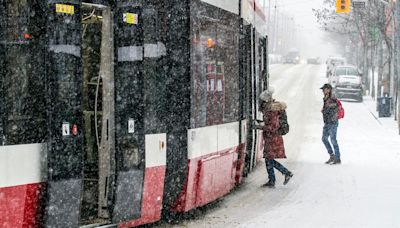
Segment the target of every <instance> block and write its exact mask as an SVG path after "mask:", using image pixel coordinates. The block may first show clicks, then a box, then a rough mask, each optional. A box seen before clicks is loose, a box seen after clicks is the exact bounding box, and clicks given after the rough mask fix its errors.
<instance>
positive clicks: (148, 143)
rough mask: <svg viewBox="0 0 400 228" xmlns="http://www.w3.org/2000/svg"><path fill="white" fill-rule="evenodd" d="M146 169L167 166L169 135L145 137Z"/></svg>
mask: <svg viewBox="0 0 400 228" xmlns="http://www.w3.org/2000/svg"><path fill="white" fill-rule="evenodd" d="M145 153H146V155H145V157H146V167H147V168H148V167H156V166H165V165H166V163H167V134H153V135H146V136H145Z"/></svg>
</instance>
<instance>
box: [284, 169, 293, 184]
mask: <svg viewBox="0 0 400 228" xmlns="http://www.w3.org/2000/svg"><path fill="white" fill-rule="evenodd" d="M292 177H293V173H291V172H288V173H287V174H285V181H283V185H286V184H287V183H288V182H289V180H290V178H292Z"/></svg>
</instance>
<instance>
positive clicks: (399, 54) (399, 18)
mask: <svg viewBox="0 0 400 228" xmlns="http://www.w3.org/2000/svg"><path fill="white" fill-rule="evenodd" d="M395 4H396V6H395V7H396V8H395V15H396V27H395V31H396V42H395V49H394V50H395V55H396V69H397V73H396V88H397V89H396V95H395V102H396V107H397V108H396V111H397V115H396V117H397V126H398V129H399V134H400V77H399V72H400V70H399V68H398V67H399V64H400V44H399V42H400V29H399V28H400V26H399V22H400V3H399V2H398V1H396V2H395Z"/></svg>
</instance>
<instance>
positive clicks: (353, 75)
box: [328, 65, 363, 102]
mask: <svg viewBox="0 0 400 228" xmlns="http://www.w3.org/2000/svg"><path fill="white" fill-rule="evenodd" d="M328 80H329V83H331V84H332V86H333V87H334V88H335V93H336V96H337V97H338V98H351V99H356V100H358V101H360V102H361V101H363V85H362V74H361V73H360V71H359V70H358V68H357V67H355V66H352V65H342V66H337V67H335V68H334V70H333V74H332V75H331V76H330V77H329V78H328Z"/></svg>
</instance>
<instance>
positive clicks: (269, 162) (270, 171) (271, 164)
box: [265, 159, 290, 182]
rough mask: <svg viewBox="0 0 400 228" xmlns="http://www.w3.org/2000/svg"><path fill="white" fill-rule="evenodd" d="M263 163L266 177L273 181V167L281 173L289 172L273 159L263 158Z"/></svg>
mask: <svg viewBox="0 0 400 228" xmlns="http://www.w3.org/2000/svg"><path fill="white" fill-rule="evenodd" d="M265 165H266V166H267V172H268V178H269V180H270V181H272V182H275V172H274V168H275V169H277V170H278V171H279V172H281V173H282V174H283V175H286V174H289V173H290V172H289V170H288V169H286V168H285V167H284V166H283V165H282V164H281V163H279V162H277V161H275V160H274V159H265Z"/></svg>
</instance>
